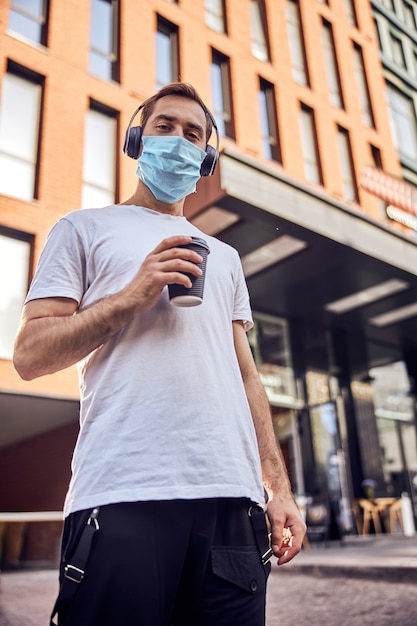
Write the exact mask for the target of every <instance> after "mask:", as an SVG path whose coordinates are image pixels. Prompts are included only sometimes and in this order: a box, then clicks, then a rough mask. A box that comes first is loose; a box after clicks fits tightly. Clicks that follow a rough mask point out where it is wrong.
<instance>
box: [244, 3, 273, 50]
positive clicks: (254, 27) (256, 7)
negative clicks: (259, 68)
mask: <svg viewBox="0 0 417 626" xmlns="http://www.w3.org/2000/svg"><path fill="white" fill-rule="evenodd" d="M249 1H250V23H251V44H252V54H253V56H254V57H256V58H257V59H259V60H260V61H269V60H270V56H269V44H268V30H267V24H268V22H267V19H266V9H265V2H264V1H263V0H249Z"/></svg>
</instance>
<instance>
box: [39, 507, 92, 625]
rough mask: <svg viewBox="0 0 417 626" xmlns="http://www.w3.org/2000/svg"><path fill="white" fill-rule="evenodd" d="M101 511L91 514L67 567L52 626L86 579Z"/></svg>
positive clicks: (54, 610) (53, 613)
mask: <svg viewBox="0 0 417 626" xmlns="http://www.w3.org/2000/svg"><path fill="white" fill-rule="evenodd" d="M99 510H100V509H99V508H96V509H93V511H92V512H91V515H90V517H89V518H88V521H87V524H86V525H85V527H84V530H83V532H82V534H81V538H80V540H79V542H78V544H77V547H76V549H75V552H74V554H73V556H72V557H71V559H70V561H71V562H70V563H68V564H67V565H66V566H65V571H64V578H63V581H62V584H61V587H60V589H59V593H58V597H57V599H56V602H55V606H54V608H53V610H52V613H51V618H50V626H56V624H55V622H54V618H55V616H56V615H57V613H59V612H60V611H62V610H63V609H65V607H67V606H68V605H69V603H70V602H71V601H72V599H73V598H74V596H75V594H76V593H77V591H78V585H79V584H80V583H81V582H82V580H83V578H84V574H85V566H86V563H87V560H88V555H89V553H90V549H91V542H92V540H93V536H94V534H95V533H96V532H97V531H98V529H99V525H98V521H97V516H98V513H99Z"/></svg>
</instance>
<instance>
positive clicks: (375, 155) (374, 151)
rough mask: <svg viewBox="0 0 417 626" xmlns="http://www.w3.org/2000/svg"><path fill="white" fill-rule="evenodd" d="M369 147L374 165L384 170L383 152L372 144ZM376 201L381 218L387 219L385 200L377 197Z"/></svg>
mask: <svg viewBox="0 0 417 626" xmlns="http://www.w3.org/2000/svg"><path fill="white" fill-rule="evenodd" d="M369 147H370V150H371V158H372V163H373V165H374V166H375V167H377V168H378V169H379V170H383V169H384V168H383V165H382V155H381V150H380V149H379V148H377V147H376V146H373V145H372V144H370V146H369ZM375 200H376V202H377V206H378V211H379V215H380V217H381V218H382V219H385V218H386V217H387V214H386V203H385V200H383V199H382V198H378V197H377V196H375Z"/></svg>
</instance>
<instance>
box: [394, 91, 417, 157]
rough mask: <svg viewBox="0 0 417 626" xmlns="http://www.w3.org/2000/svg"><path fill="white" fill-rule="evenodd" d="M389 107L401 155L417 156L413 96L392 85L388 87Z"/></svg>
mask: <svg viewBox="0 0 417 626" xmlns="http://www.w3.org/2000/svg"><path fill="white" fill-rule="evenodd" d="M387 97H388V108H389V112H390V119H391V124H392V131H393V136H394V143H395V147H396V148H397V150H398V152H399V154H400V155H402V156H404V157H406V158H410V159H416V158H417V134H416V130H417V129H416V115H415V110H414V103H413V101H412V99H411V98H408V97H407V96H405V95H404V94H402V93H400V92H399V91H397V90H396V89H394V88H392V87H388V89H387Z"/></svg>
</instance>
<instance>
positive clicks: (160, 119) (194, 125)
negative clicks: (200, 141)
mask: <svg viewBox="0 0 417 626" xmlns="http://www.w3.org/2000/svg"><path fill="white" fill-rule="evenodd" d="M177 121H178V117H176V116H175V115H167V114H166V113H160V114H159V115H156V116H155V119H154V122H177ZM186 127H187V128H192V129H194V130H196V131H198V132H199V133H200V135H201V136H202V137H203V136H204V133H205V130H204V128H203V126H201V124H197V123H195V122H187V123H186Z"/></svg>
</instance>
